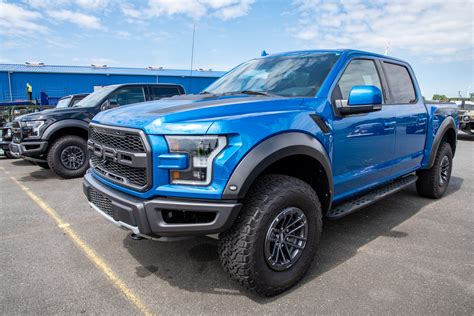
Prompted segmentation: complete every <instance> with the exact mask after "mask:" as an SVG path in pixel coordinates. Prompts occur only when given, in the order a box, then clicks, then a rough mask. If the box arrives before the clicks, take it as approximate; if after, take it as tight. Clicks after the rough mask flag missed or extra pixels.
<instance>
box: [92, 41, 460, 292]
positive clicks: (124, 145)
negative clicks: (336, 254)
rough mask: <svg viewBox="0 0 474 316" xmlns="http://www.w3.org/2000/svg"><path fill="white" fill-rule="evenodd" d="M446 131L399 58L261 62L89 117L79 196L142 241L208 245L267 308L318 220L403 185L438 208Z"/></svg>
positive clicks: (327, 56)
mask: <svg viewBox="0 0 474 316" xmlns="http://www.w3.org/2000/svg"><path fill="white" fill-rule="evenodd" d="M457 120H458V116H457V108H456V107H455V106H453V105H452V104H442V103H437V104H425V103H424V102H423V98H422V94H421V92H420V89H419V87H418V83H417V81H416V79H415V74H414V73H413V70H412V68H411V67H410V65H409V64H408V63H406V62H404V61H401V60H399V59H395V58H391V57H387V56H382V55H377V54H372V53H368V52H362V51H354V50H336V51H302V52H289V53H283V54H275V55H269V56H266V57H262V58H257V59H254V60H250V61H248V62H245V63H243V64H241V65H240V66H237V67H236V68H234V69H233V70H231V71H230V72H229V73H227V74H226V75H224V76H223V77H221V78H220V79H218V80H217V81H215V82H214V83H213V84H211V85H210V86H209V87H208V88H207V89H206V91H203V92H202V93H201V94H200V95H189V96H177V97H172V98H168V99H164V100H159V101H156V102H153V103H147V104H142V105H137V106H134V107H133V108H126V107H125V108H120V109H115V110H113V111H108V112H103V113H100V114H98V115H97V116H96V117H95V118H94V119H93V121H92V123H91V124H90V126H89V131H90V132H89V135H90V136H89V140H88V149H89V151H90V153H91V169H90V172H88V173H87V174H86V175H85V177H84V192H85V194H86V195H87V199H88V201H89V203H90V205H91V206H92V208H93V209H94V210H96V211H97V212H98V213H99V214H101V215H103V216H104V217H105V218H106V219H107V220H109V221H111V222H112V223H113V224H115V225H117V226H119V227H122V228H125V229H128V230H130V231H131V232H133V234H135V235H138V236H141V237H145V238H160V237H163V236H164V237H173V236H188V235H208V234H216V233H218V234H220V235H219V239H220V240H219V246H218V252H219V257H220V259H221V262H222V265H223V267H224V269H225V270H226V271H227V273H229V274H230V276H231V277H232V278H233V279H235V280H237V281H238V282H239V283H240V284H242V285H243V286H245V287H247V288H248V289H249V290H251V291H253V292H256V293H258V294H260V295H265V296H272V295H276V294H279V293H281V292H283V291H285V290H286V289H288V288H290V287H291V286H293V285H295V284H296V283H297V282H298V281H299V280H300V279H301V278H302V277H303V275H304V274H305V273H306V271H307V270H308V268H309V267H310V265H311V262H312V261H313V258H314V256H315V253H316V251H317V249H318V246H317V244H318V242H319V240H320V236H321V231H322V225H323V224H322V219H323V217H326V218H328V219H338V218H340V217H343V216H345V215H348V214H350V213H352V212H354V211H356V210H358V209H360V208H362V207H364V206H367V205H369V204H372V203H374V202H375V201H377V200H379V199H381V198H383V197H385V196H387V195H389V194H392V193H395V192H397V191H399V190H401V189H403V188H405V187H407V186H409V185H412V184H415V183H416V188H417V190H418V193H419V194H420V195H421V196H424V197H429V198H439V197H441V196H442V195H443V194H444V193H445V192H446V189H447V187H448V183H449V180H450V176H451V170H452V159H453V155H454V153H455V150H456V126H457ZM124 140H126V141H124Z"/></svg>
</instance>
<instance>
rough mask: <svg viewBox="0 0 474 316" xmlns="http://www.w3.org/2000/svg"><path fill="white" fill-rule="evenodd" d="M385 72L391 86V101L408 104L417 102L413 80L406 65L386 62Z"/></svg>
mask: <svg viewBox="0 0 474 316" xmlns="http://www.w3.org/2000/svg"><path fill="white" fill-rule="evenodd" d="M384 72H385V76H386V77H387V81H388V85H389V87H390V93H391V100H390V103H392V104H408V103H415V102H416V93H415V88H414V85H413V81H412V79H411V76H410V73H409V72H408V69H407V68H406V67H405V66H402V65H397V64H392V63H388V62H384Z"/></svg>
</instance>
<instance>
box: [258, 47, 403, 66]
mask: <svg viewBox="0 0 474 316" xmlns="http://www.w3.org/2000/svg"><path fill="white" fill-rule="evenodd" d="M324 53H334V54H341V55H343V54H344V55H352V54H364V55H369V56H373V57H379V58H385V59H391V60H394V61H399V62H404V63H406V61H404V60H401V59H398V58H395V57H391V56H386V55H382V54H377V53H372V52H367V51H363V50H357V49H314V50H299V51H288V52H282V53H276V54H269V55H268V57H275V56H303V55H312V54H324ZM263 58H265V57H263Z"/></svg>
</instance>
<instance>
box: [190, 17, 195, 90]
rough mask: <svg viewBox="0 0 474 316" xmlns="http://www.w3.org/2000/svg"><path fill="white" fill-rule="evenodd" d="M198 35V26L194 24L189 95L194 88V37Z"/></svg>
mask: <svg viewBox="0 0 474 316" xmlns="http://www.w3.org/2000/svg"><path fill="white" fill-rule="evenodd" d="M195 33H196V24H193V41H192V45H191V67H190V69H189V93H191V91H192V88H193V63H194V35H195Z"/></svg>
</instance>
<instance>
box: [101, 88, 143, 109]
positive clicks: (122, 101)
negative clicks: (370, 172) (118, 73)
mask: <svg viewBox="0 0 474 316" xmlns="http://www.w3.org/2000/svg"><path fill="white" fill-rule="evenodd" d="M109 101H110V105H111V106H112V107H114V106H122V105H127V104H132V103H140V102H145V94H144V92H143V87H130V88H122V89H119V90H118V91H116V92H114V93H113V94H112V95H111V96H110V97H109Z"/></svg>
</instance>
